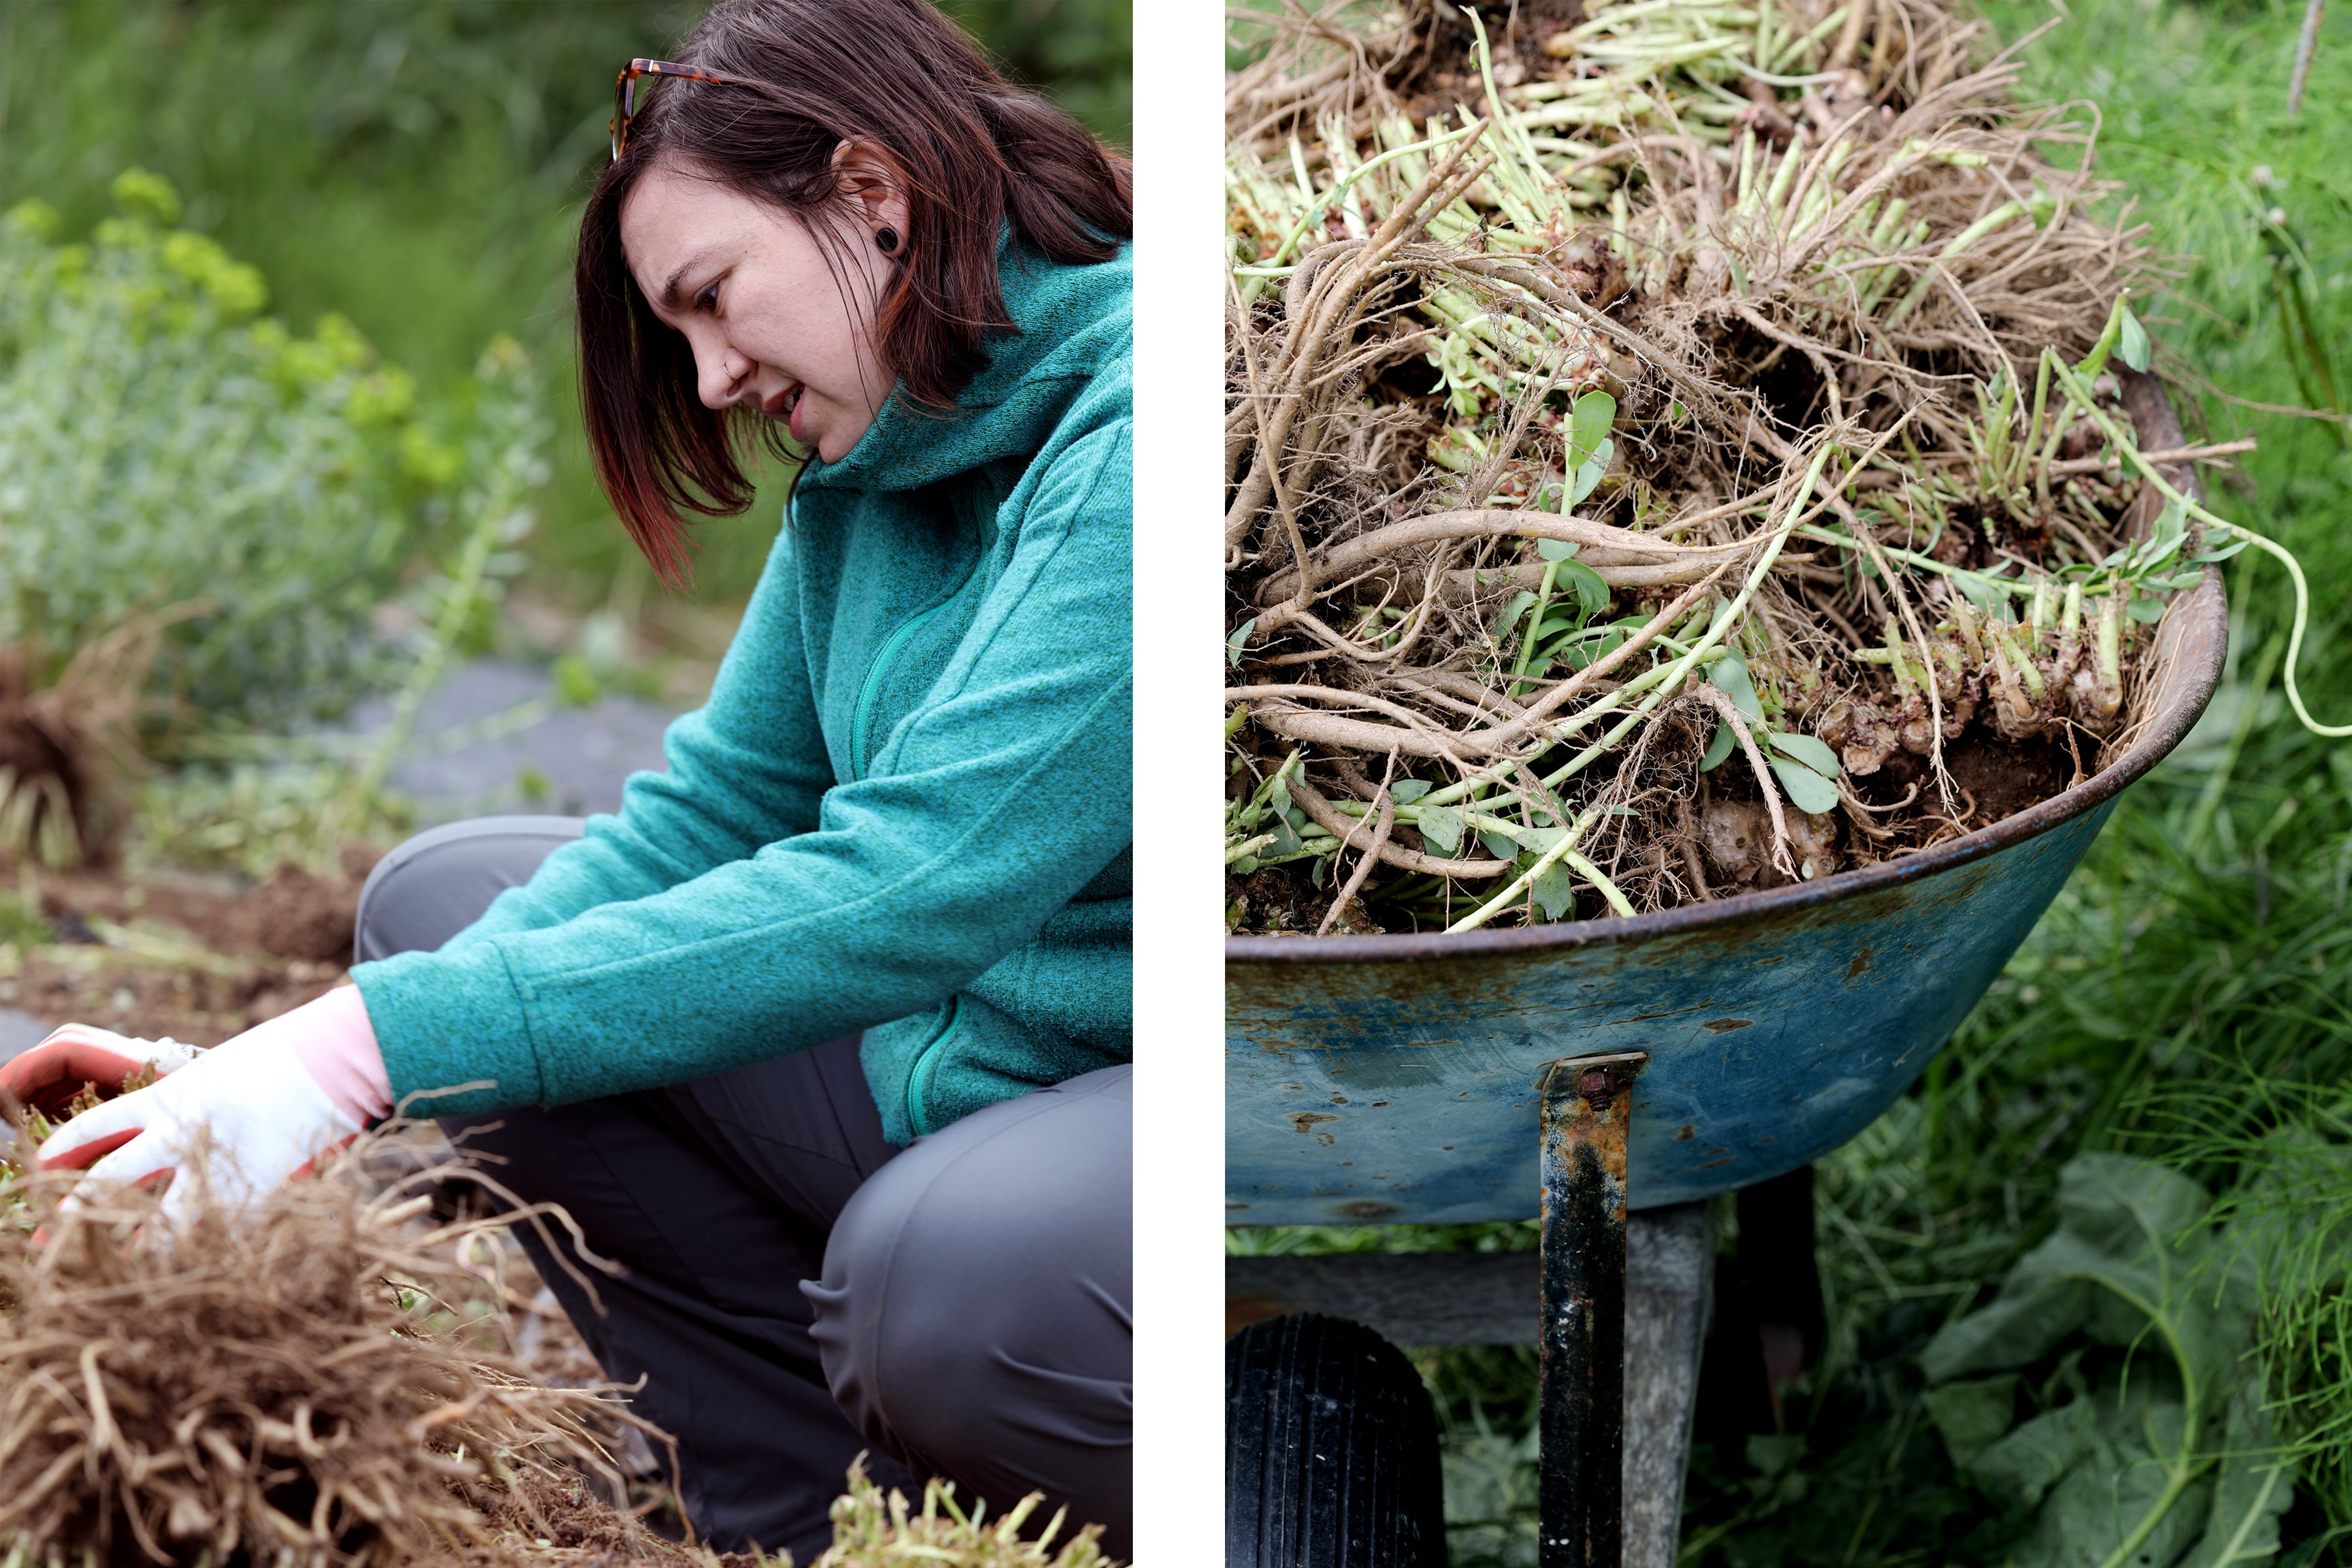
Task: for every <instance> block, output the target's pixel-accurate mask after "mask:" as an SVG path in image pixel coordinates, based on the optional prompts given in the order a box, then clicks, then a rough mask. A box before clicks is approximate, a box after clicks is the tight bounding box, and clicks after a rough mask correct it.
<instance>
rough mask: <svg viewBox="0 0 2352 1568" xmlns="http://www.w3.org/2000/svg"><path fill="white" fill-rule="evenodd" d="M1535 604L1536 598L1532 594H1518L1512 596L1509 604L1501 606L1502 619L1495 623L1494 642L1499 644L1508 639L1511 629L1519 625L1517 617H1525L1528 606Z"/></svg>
mask: <svg viewBox="0 0 2352 1568" xmlns="http://www.w3.org/2000/svg"><path fill="white" fill-rule="evenodd" d="M1535 602H1536V596H1535V595H1533V594H1528V593H1518V594H1514V595H1511V599H1510V603H1508V604H1507V605H1504V606H1503V618H1502V619H1501V620H1499V621H1496V623H1495V640H1496V642H1501V641H1502V640H1503V639H1505V638H1506V637H1509V636H1510V635H1511V628H1512V627H1514V626H1517V625H1518V624H1519V617H1520V616H1524V615H1526V614H1527V613H1528V606H1530V605H1533V604H1534V603H1535Z"/></svg>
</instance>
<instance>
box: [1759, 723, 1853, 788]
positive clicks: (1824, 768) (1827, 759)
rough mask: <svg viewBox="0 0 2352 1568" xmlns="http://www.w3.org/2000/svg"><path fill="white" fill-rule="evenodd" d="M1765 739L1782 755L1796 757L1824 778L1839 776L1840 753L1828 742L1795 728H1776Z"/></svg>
mask: <svg viewBox="0 0 2352 1568" xmlns="http://www.w3.org/2000/svg"><path fill="white" fill-rule="evenodd" d="M1764 739H1765V740H1766V741H1767V742H1769V743H1770V744H1771V747H1772V749H1773V750H1774V751H1776V752H1780V754H1781V755H1782V756H1784V757H1794V758H1795V759H1796V760H1797V761H1799V762H1801V763H1804V764H1805V766H1807V767H1809V768H1811V769H1812V770H1813V772H1815V773H1819V774H1821V775H1822V777H1823V778H1830V779H1833V778H1835V777H1837V776H1838V773H1839V772H1840V769H1839V767H1838V755H1837V753H1836V752H1832V751H1831V750H1830V748H1829V744H1828V742H1824V741H1817V740H1815V739H1814V738H1813V737H1812V736H1811V735H1801V734H1799V733H1797V732H1796V731H1793V730H1775V731H1771V732H1770V733H1769V734H1768V735H1766V736H1765V737H1764Z"/></svg>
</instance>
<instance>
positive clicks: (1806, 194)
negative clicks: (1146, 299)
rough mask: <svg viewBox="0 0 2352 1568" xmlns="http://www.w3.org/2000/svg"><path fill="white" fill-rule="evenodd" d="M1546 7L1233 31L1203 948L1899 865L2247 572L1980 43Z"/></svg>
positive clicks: (1646, 7) (1823, 13) (2088, 198)
mask: <svg viewBox="0 0 2352 1568" xmlns="http://www.w3.org/2000/svg"><path fill="white" fill-rule="evenodd" d="M1553 9H1554V8H1552V7H1548V6H1544V5H1529V6H1528V7H1524V8H1521V7H1514V8H1513V10H1512V12H1511V14H1510V18H1509V19H1508V21H1506V20H1505V19H1504V18H1502V17H1500V16H1495V15H1494V14H1492V13H1488V14H1486V15H1485V16H1482V15H1480V14H1479V13H1476V12H1458V11H1457V10H1456V9H1455V8H1454V7H1453V6H1451V5H1444V4H1435V5H1432V4H1427V3H1420V0H1416V3H1414V4H1409V5H1403V6H1402V7H1400V8H1398V9H1396V10H1394V11H1392V12H1391V13H1390V14H1389V15H1388V16H1385V17H1384V18H1381V19H1379V20H1377V21H1375V22H1374V23H1371V24H1370V25H1367V24H1365V23H1364V22H1362V21H1361V20H1360V16H1361V12H1360V9H1359V8H1352V7H1335V8H1331V9H1328V10H1326V11H1323V12H1319V13H1316V12H1309V11H1307V10H1305V9H1302V8H1299V7H1296V6H1294V7H1292V8H1291V9H1290V11H1289V12H1288V13H1287V14H1286V16H1284V17H1282V18H1280V19H1278V20H1276V21H1273V22H1270V23H1267V24H1265V25H1264V27H1265V29H1266V30H1265V31H1264V32H1262V33H1261V34H1260V35H1259V36H1258V37H1255V39H1244V42H1251V43H1254V44H1255V46H1257V47H1260V48H1261V52H1260V54H1259V56H1258V58H1257V59H1256V60H1255V63H1254V64H1252V65H1251V66H1249V67H1248V68H1245V69H1244V70H1242V71H1239V72H1237V73H1236V74H1235V75H1234V78H1233V79H1232V81H1231V83H1230V85H1229V94H1228V100H1227V132H1228V138H1229V141H1228V156H1227V168H1228V198H1229V199H1228V218H1229V226H1230V229H1231V231H1232V238H1233V246H1234V252H1233V262H1232V265H1231V268H1230V269H1229V297H1228V310H1227V326H1228V355H1227V363H1228V376H1229V387H1228V401H1227V416H1226V432H1227V439H1226V452H1225V456H1226V462H1227V470H1226V478H1227V481H1228V485H1229V489H1228V498H1227V499H1228V505H1227V510H1226V513H1225V526H1224V546H1225V552H1226V567H1227V583H1228V587H1229V590H1230V594H1231V618H1230V620H1229V622H1228V625H1229V626H1230V628H1231V637H1230V640H1229V642H1228V644H1227V662H1228V664H1229V666H1230V667H1231V668H1232V669H1233V671H1234V674H1233V676H1232V679H1231V680H1230V681H1229V689H1228V691H1227V693H1226V695H1227V699H1228V702H1229V710H1228V723H1227V740H1228V742H1229V743H1230V745H1231V748H1232V752H1233V766H1232V770H1231V777H1232V784H1231V788H1230V790H1229V796H1228V814H1227V827H1228V836H1227V842H1226V855H1225V861H1226V866H1227V868H1228V872H1229V874H1230V886H1229V891H1230V894H1231V897H1232V907H1231V909H1230V910H1229V911H1228V927H1229V929H1247V930H1254V931H1286V930H1304V931H1313V930H1325V931H1328V930H1335V929H1336V930H1341V931H1373V930H1382V929H1412V928H1421V927H1426V926H1428V925H1430V924H1441V925H1444V926H1447V927H1449V928H1452V929H1466V928H1468V927H1470V926H1475V925H1478V924H1484V923H1488V922H1490V921H1505V920H1526V921H1546V920H1559V919H1572V918H1578V917H1580V916H1591V915H1603V914H1610V913H1616V914H1627V913H1633V912H1637V911H1638V910H1644V909H1657V908H1664V907H1667V906H1670V905H1673V904H1675V903H1679V902H1683V901H1685V900H1691V899H1700V900H1705V899H1709V898H1713V897H1717V896H1720V895H1721V894H1722V893H1724V892H1727V891H1732V890H1738V889H1745V888H1752V887H1761V886H1771V885H1774V884H1775V883H1777V882H1781V881H1786V880H1790V879H1800V878H1811V877H1815V876H1820V875H1823V874H1827V873H1829V872H1832V871H1835V870H1838V869H1841V868H1846V867H1850V866H1858V865H1867V864H1870V863H1872V862H1874V861H1876V860H1880V859H1884V858H1887V857H1889V856H1894V855H1900V854H1906V853H1914V852H1916V851H1917V850H1918V849H1920V848H1922V847H1927V846H1929V845H1932V844H1935V843H1937V842H1940V841H1942V840H1944V839H1946V838H1948V837H1954V836H1957V835H1958V834H1960V833H1964V832H1966V831H1968V830H1969V829H1970V828H1971V827H1974V826H1982V825H1984V824H1986V823H1989V822H1990V821H1993V820H1996V819H1998V818H1999V817H2000V816H2005V815H2008V814H2009V813H2011V812H2013V811H2016V810H2019V809H2021V808H2023V807H2024V806H2026V805H2031V804H2032V803H2033V802H2035V801H2037V800H2040V799H2042V798H2045V797H2046V796H2048V795H2052V794H2054V793H2056V792H2057V791H2058V790H2059V789H2062V788H2063V787H2064V786H2065V784H2067V783H2068V782H2070V781H2071V780H2072V779H2074V778H2078V777H2080V776H2082V775H2083V774H2084V773H2085V772H2087V771H2090V770H2092V769H2095V767H2096V766H2098V765H2099V763H2100V759H2101V756H2102V752H2103V748H2106V747H2109V746H2110V745H2111V743H2112V742H2113V741H2114V739H2115V737H2116V735H2117V734H2118V733H2119V732H2120V731H2121V730H2122V728H2123V726H2124V725H2125V723H2126V719H2127V717H2128V715H2129V710H2130V706H2131V701H2132V698H2133V694H2134V691H2135V689H2136V682H2137V680H2138V679H2139V665H2140V662H2141V659H2140V655H2141V653H2142V651H2143V649H2144V648H2145V647H2146V646H2147V626H2148V625H2149V623H2151V622H2152V621H2153V620H2155V619H2156V618H2157V617H2158V616H2159V615H2160V614H2161V613H2162V610H2163V607H2164V605H2165V604H2166V602H2167V601H2168V597H2169V596H2170V595H2173V594H2175V593H2177V592H2179V591H2180V590H2181V589H2183V588H2185V587H2188V586H2189V585H2192V584H2194V583H2195V582H2197V581H2199V580H2200V573H2201V571H2202V570H2203V568H2204V567H2206V566H2207V565H2209V564H2210V563H2211V562H2213V561H2216V560H2218V559H2220V558H2221V557H2222V556H2223V555H2225V554H2227V553H2229V552H2230V551H2231V549H2232V548H2235V547H2236V546H2235V545H2233V544H2231V543H2230V542H2228V535H2227V532H2226V525H2220V524H2219V521H2218V520H2213V519H2210V514H2207V513H2204V512H2203V511H2202V510H2201V509H2198V508H2195V507H2194V506H2193V504H2192V503H2190V502H2189V500H2187V499H2186V498H2184V497H2182V496H2181V495H2180V493H2179V491H2178V490H2177V489H2175V488H2173V486H2172V485H2171V483H2169V482H2168V481H2167V480H2165V479H2163V478H2162V476H2161V475H2160V473H2159V471H2158V465H2178V464H2180V463H2184V462H2187V461H2190V460H2214V459H2217V458H2225V457H2227V456H2229V455H2230V453H2231V452H2232V451H2235V450H2241V449H2242V447H2218V448H2189V449H2181V450H2174V451H2146V452H2144V451H2141V450H2140V449H2139V447H2138V445H2137V440H2136V439H2135V437H2134V435H2133V433H2132V431H2131V428H2130V421H2129V419H2128V418H2127V417H2126V416H2125V414H2124V412H2123V407H2124V405H2123V392H2124V389H2125V384H2126V381H2127V379H2128V378H2129V377H2130V376H2132V375H2134V374H2137V373H2138V372H2140V371H2142V370H2144V369H2145V368H2146V366H2147V357H2148V351H2149V344H2148V342H2147V336H2146V333H2145V331H2143V330H2142V329H2141V328H2140V326H2139V323H2138V322H2137V320H2136V319H2135V318H2134V317H2133V316H2132V314H2131V312H2130V311H2129V310H2128V308H2127V307H2126V302H2125V301H2126V296H2127V294H2128V292H2129V290H2130V289H2131V288H2132V287H2133V286H2134V284H2135V282H2136V281H2137V279H2140V278H2142V277H2143V276H2144V275H2145V274H2146V273H2147V270H2148V265H2149V264H2148V259H2147V256H2146V255H2145V253H2144V250H2143V247H2142V246H2141V244H2140V237H2139V232H2138V231H2137V229H2132V228H2128V227H2124V226H2118V225H2117V224H2116V223H2114V222H2111V221H2103V220H2102V219H2100V218H2099V217H2097V216H2095V212H2094V209H2095V208H2101V207H2104V206H2105V205H2110V199H2111V197H2112V195H2113V194H2114V193H2113V191H2112V189H2111V187H2109V186H2108V185H2106V184H2103V183H2102V182H2100V181H2099V180H2098V179H2097V178H2096V177H2095V175H2094V174H2092V173H2091V159H2090V152H2091V142H2092V129H2093V127H2092V124H2091V122H2090V121H2089V118H2088V117H2087V116H2086V115H2084V114H2082V113H2078V112H2069V111H2065V110H2059V109H2054V108H2049V107H2033V106H2025V105H2021V104H2020V103H2018V102H2017V101H2016V100H2015V97H2014V89H2015V85H2016V80H2017V76H2018V69H2019V68H2018V65H2017V63H2016V61H2015V59H2014V58H2012V56H2011V55H2002V56H2000V57H1997V58H1990V59H1986V58H1982V57H1981V54H1980V51H1979V38H1978V34H1977V28H1976V26H1975V25H1974V24H1970V23H1966V22H1963V21H1961V20H1959V19H1958V18H1957V17H1956V16H1954V15H1953V14H1952V13H1951V12H1950V11H1949V10H1948V9H1947V8H1946V7H1945V6H1944V5H1941V4H1939V3H1937V0H1846V3H1844V4H1841V5H1834V6H1832V5H1825V4H1822V3H1821V0H1811V3H1810V4H1809V3H1807V0H1797V3H1795V4H1790V5H1769V6H1761V5H1759V6H1750V5H1745V4H1733V3H1731V0H1691V3H1689V4H1677V5H1670V6H1669V5H1654V4H1646V3H1641V0H1618V3H1614V4H1592V5H1586V6H1585V7H1584V8H1583V10H1582V12H1581V14H1580V16H1577V17H1572V18H1566V19H1562V20H1559V24H1558V25H1557V26H1552V25H1551V24H1549V23H1546V22H1545V21H1544V17H1545V16H1547V15H1549V14H1550V12H1551V11H1552V10H1553ZM1523 10H1524V13H1525V15H1522V12H1523ZM1342 16H1346V17H1349V18H1351V20H1349V21H1343V20H1342V19H1341V18H1342ZM1570 22H1572V24H1573V25H1570ZM1489 26H1495V27H1497V28H1507V31H1506V32H1505V33H1504V34H1502V35H1501V36H1497V37H1490V36H1489V33H1488V28H1489ZM2182 471H2183V470H2181V469H2179V468H2177V467H2176V468H2173V469H2172V472H2173V473H2174V475H2175V478H2176V479H2177V478H2179V476H2180V474H2181V473H2182Z"/></svg>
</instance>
